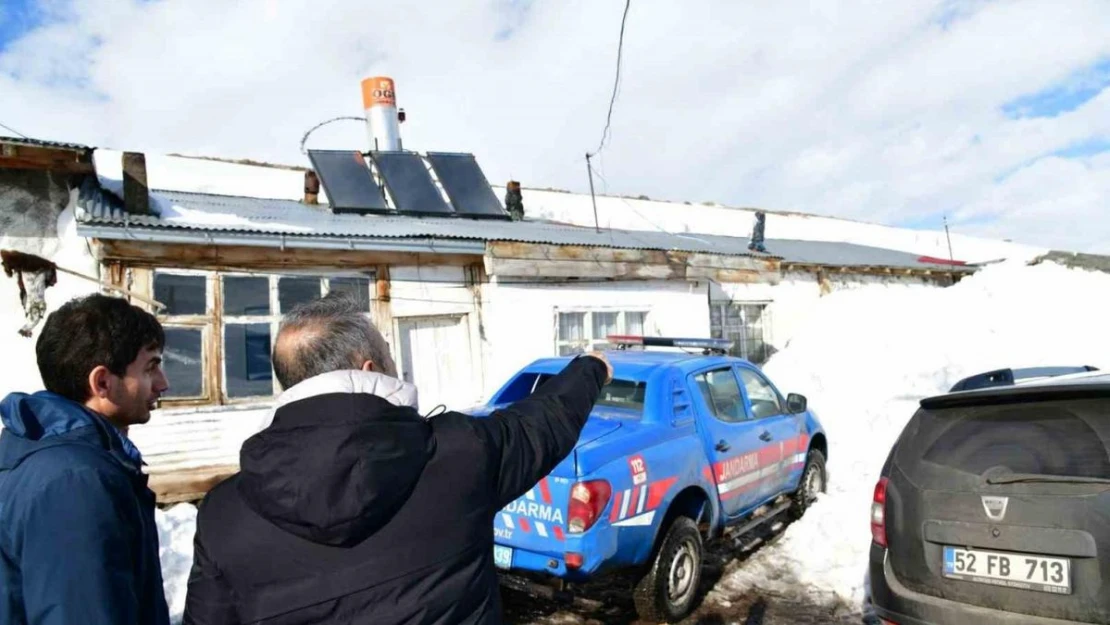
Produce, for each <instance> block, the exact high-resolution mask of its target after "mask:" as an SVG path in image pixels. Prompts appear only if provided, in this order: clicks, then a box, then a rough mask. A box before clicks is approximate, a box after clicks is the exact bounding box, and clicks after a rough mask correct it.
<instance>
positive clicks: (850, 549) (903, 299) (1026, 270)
mask: <svg viewBox="0 0 1110 625" xmlns="http://www.w3.org/2000/svg"><path fill="white" fill-rule="evenodd" d="M1107 293H1110V275H1107V274H1103V273H1094V272H1087V271H1082V270H1074V269H1066V268H1064V267H1061V266H1059V265H1055V264H1050V263H1046V264H1042V265H1037V266H1032V267H1030V266H1026V265H1025V264H1024V263H1006V264H1000V265H995V266H992V267H988V268H986V269H984V270H982V271H981V272H980V273H978V274H976V275H975V276H973V277H971V278H967V279H965V280H964V281H962V282H960V283H959V284H957V285H955V286H953V287H950V288H947V289H892V288H890V287H881V286H876V287H865V288H860V289H856V290H852V291H843V292H838V293H833V294H831V295H829V296H828V297H826V298H824V300H823V301H822V302H821V304H820V305H819V310H817V311H816V312H815V314H814V315H813V316H812V321H811V323H810V324H809V325H808V326H807V327H805V328H803V329H802V330H801V331H800V332H799V333H798V334H797V335H796V337H795V338H794V339H793V340H792V341H791V343H790V344H789V345H788V346H787V347H786V348H785V349H783V350H782V351H781V352H779V353H778V354H776V355H775V356H774V357H773V358H772V359H771V361H770V362H769V363H768V364H767V366H766V367H765V369H766V371H767V373H768V374H769V375H770V376H771V378H772V379H773V380H775V382H776V383H777V384H779V385H780V386H781V387H782V388H783V389H784V390H785V391H789V392H800V393H803V394H805V395H806V396H807V397H808V398H809V400H810V406H811V407H812V408H813V409H814V410H815V411H816V412H817V413H818V416H819V417H820V418H821V420H822V422H823V424H824V425H825V428H826V430H827V432H828V435H829V448H830V449H829V471H830V478H831V482H830V484H829V492H828V493H827V494H826V495H825V496H824V497H822V498H821V499H820V500H819V501H818V502H817V503H816V504H814V506H813V507H812V508H811V509H810V511H809V512H808V513H807V515H806V517H805V518H804V519H802V520H801V521H799V522H798V523H795V524H794V525H792V526H791V527H790V528H789V529H788V530H787V531H786V534H785V536H784V537H783V539H782V540H781V541H780V542H778V543H777V544H775V545H773V546H770V547H767V548H764V549H762V550H760V551H759V552H758V553H757V554H756V555H755V556H754V557H753V558H752V559H750V560H749V561H747V562H746V563H745V564H744V565H743V566H742V567H740V569H739V570H738V571H737V572H735V573H733V574H731V575H729V576H727V577H725V578H724V579H723V580H722V581H721V582H720V585H719V586H718V588H719V593H718V594H719V595H721V597H722V598H723V597H727V596H735V595H736V594H737V593H738V592H740V591H743V590H745V589H749V588H758V589H763V590H767V591H772V592H777V593H781V594H786V595H788V596H789V595H795V594H802V595H807V596H813V597H819V598H821V599H823V600H828V599H830V598H834V599H835V598H839V599H841V600H844V601H847V602H850V603H851V604H853V605H856V606H858V605H860V604H861V602H862V600H863V597H864V592H865V588H864V573H865V569H866V566H867V550H868V548H869V545H870V530H869V526H868V513H869V508H870V503H871V495H872V490H873V488H874V484H875V481H876V479H877V477H878V473H879V470H880V468H881V466H882V463H883V461H884V459H885V458H886V454H887V452H888V451H889V449H890V446H891V444H892V443H893V442H894V440H895V438H896V437H897V436H898V434H899V432H900V431H901V429H902V427H903V426H904V425H905V423H906V421H907V420H908V419H909V418H910V417H911V416H912V415H913V412H914V410H915V408H916V403H917V401H918V400H920V399H921V398H923V397H926V396H928V395H933V394H938V393H943V392H945V391H947V390H948V388H950V387H951V385H952V384H954V383H955V382H956V381H958V380H959V379H960V378H962V377H965V376H967V375H970V374H974V373H978V372H981V371H986V370H990V369H995V368H1003V367H1011V366H1012V367H1021V366H1032V365H1094V366H1096V367H1099V368H1100V369H1110V324H1107V323H1106V321H1105V307H1104V306H1103V305H1102V300H1103V299H1104V298H1105V297H1106V294H1107ZM195 517H196V509H195V508H193V507H192V506H188V505H182V506H176V507H174V508H171V509H170V510H169V511H168V512H166V513H161V512H159V517H158V522H159V527H160V532H159V533H160V538H161V540H162V546H163V549H162V563H163V574H164V577H165V583H166V593H167V600H168V601H169V602H170V609H171V613H172V614H175V615H176V617H177V618H178V619H179V618H180V614H181V610H182V608H183V606H184V597H185V586H186V582H187V580H188V572H189V565H190V563H191V561H192V535H193V529H194V526H195ZM711 599H712V597H711Z"/></svg>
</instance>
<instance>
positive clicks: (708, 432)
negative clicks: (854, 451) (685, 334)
mask: <svg viewBox="0 0 1110 625" xmlns="http://www.w3.org/2000/svg"><path fill="white" fill-rule="evenodd" d="M609 340H610V342H611V343H613V344H614V345H616V346H617V349H616V350H614V351H610V352H608V354H607V355H608V356H609V357H610V361H611V362H612V365H613V372H614V373H613V380H612V382H610V383H609V384H607V385H606V386H605V387H604V388H603V389H602V392H601V396H600V398H599V399H598V401H597V403H596V405H595V407H594V410H593V412H592V413H591V414H590V418H589V420H588V421H587V423H586V426H585V428H584V429H583V431H582V434H581V436H580V437H579V440H578V444H577V445H576V446H575V448H574V451H573V452H572V453H571V454H570V455H569V456H568V457H567V458H566V459H565V460H563V462H561V463H560V464H559V465H558V466H556V467H555V469H554V470H553V471H552V472H551V473H550V474H548V475H547V476H546V477H545V478H543V479H542V480H540V482H539V483H538V484H536V486H535V487H534V488H532V489H531V491H529V492H528V493H526V494H525V495H524V496H523V497H521V498H519V499H517V500H516V501H513V502H512V503H510V504H509V505H508V506H506V507H505V508H504V509H503V510H501V512H500V513H498V514H497V515H496V516H495V519H494V541H495V546H494V561H495V563H496V564H497V566H498V567H500V568H502V569H505V571H506V575H511V574H524V576H525V577H531V578H535V577H537V576H539V577H541V578H547V579H555V580H560V579H561V580H564V581H567V582H583V581H587V580H589V579H592V578H595V577H596V576H598V575H600V574H603V573H608V572H614V571H622V570H623V571H629V570H631V571H634V572H635V573H636V574H637V577H638V580H639V581H638V582H637V583H636V587H635V589H634V592H633V597H634V599H635V604H636V609H637V611H638V612H639V614H640V616H641V617H642V618H644V619H646V620H652V621H656V622H658V621H668V622H670V621H675V620H680V619H682V618H683V617H685V616H686V615H687V614H688V613H689V612H690V611H691V610H692V609H693V607H694V606H695V605H696V603H695V600H696V595H697V588H698V583H699V580H700V576H701V566H702V553H703V552H702V545H703V543H704V541H706V540H709V539H713V538H719V537H721V536H723V535H728V536H733V537H736V538H737V539H738V540H739V539H742V538H743V537H747V536H752V535H753V534H755V533H756V532H755V530H759V529H760V528H766V527H767V526H769V525H771V524H775V525H778V524H779V523H781V522H782V521H783V516H784V515H792V516H793V517H794V518H798V517H800V516H801V515H802V513H804V512H805V510H806V508H807V507H808V506H809V505H810V503H812V501H813V500H814V499H815V498H816V496H817V495H818V493H820V492H824V489H825V484H826V480H827V475H826V471H825V460H826V458H828V443H827V440H826V437H825V432H824V430H823V429H822V427H821V424H820V423H819V422H818V420H817V417H816V416H814V414H813V413H812V412H810V411H809V409H808V408H807V405H806V403H807V402H806V398H805V397H803V396H801V395H795V394H791V395H789V396H786V397H784V396H783V395H782V394H781V393H780V392H779V390H778V389H777V388H776V387H775V385H774V384H772V383H771V381H770V380H768V379H767V377H766V376H764V375H763V373H762V372H761V371H760V370H759V368H757V367H756V366H754V365H753V364H751V363H749V362H748V361H746V360H743V359H740V358H733V357H729V356H726V355H725V353H727V349H728V348H729V346H730V343H729V342H727V341H723V340H720V339H671V338H656V337H609ZM652 346H658V347H666V348H671V349H669V350H663V351H655V350H651V351H649V350H646V349H644V348H645V347H652ZM691 350H693V351H691ZM568 360H569V357H562V358H545V359H541V360H538V361H535V362H533V363H531V364H530V365H528V366H527V367H525V368H524V369H523V370H521V371H520V372H518V373H517V374H516V375H514V376H513V377H512V378H511V379H509V381H508V382H506V383H505V384H504V386H502V387H501V388H500V389H499V390H498V391H497V392H496V393H495V394H494V395H493V397H492V398H491V399H490V401H489V402H488V403H487V404H486V405H485V406H483V407H481V408H480V409H479V410H478V411H476V414H479V415H480V414H489V413H490V412H492V411H493V410H495V409H497V408H499V407H501V406H504V405H506V404H510V403H512V402H514V401H516V400H518V399H521V398H523V397H526V396H527V395H529V394H530V393H532V392H533V391H534V390H535V389H537V388H538V387H539V386H540V385H542V384H543V383H544V381H545V380H547V379H548V378H550V377H551V376H553V375H555V374H556V373H558V372H559V371H561V370H562V369H563V368H564V367H565V366H566V364H567V362H568ZM510 572H511V573H510Z"/></svg>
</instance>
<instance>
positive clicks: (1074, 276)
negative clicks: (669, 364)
mask: <svg viewBox="0 0 1110 625" xmlns="http://www.w3.org/2000/svg"><path fill="white" fill-rule="evenodd" d="M1106 293H1110V275H1107V274H1103V273H1094V272H1087V271H1082V270H1072V269H1067V268H1064V267H1061V266H1059V265H1055V264H1042V265H1037V266H1026V265H1024V264H1022V263H1006V264H1001V265H996V266H992V267H989V268H986V269H984V270H982V271H981V272H980V273H978V274H976V275H975V276H972V277H970V278H967V279H965V280H963V281H961V282H960V283H958V284H956V285H954V286H952V287H949V288H947V289H943V290H934V289H929V290H901V291H897V292H892V291H891V290H889V289H884V288H864V289H860V290H855V291H849V292H840V293H833V294H832V295H829V296H828V297H827V298H825V299H824V300H823V301H822V303H821V304H819V308H818V310H817V311H815V312H814V313H813V315H812V317H811V322H810V324H809V325H808V326H807V327H804V328H803V329H801V331H800V332H799V333H798V334H797V335H796V336H795V338H794V339H793V340H792V341H791V343H790V344H789V345H788V346H787V347H786V348H785V349H783V350H782V351H781V352H779V353H778V354H776V355H775V356H774V357H773V358H772V359H771V360H770V361H769V362H768V363H767V366H766V367H765V370H766V372H767V374H768V375H769V376H770V377H771V378H772V379H773V380H774V381H775V382H776V384H777V385H779V386H780V387H781V388H782V389H783V391H784V392H799V393H803V394H805V395H806V396H807V397H808V398H809V401H810V406H811V407H812V409H813V410H814V411H815V412H816V413H817V415H818V417H819V418H820V419H821V421H822V423H823V425H824V426H825V429H826V431H827V433H828V436H829V456H830V457H829V465H828V468H829V472H830V484H829V492H828V494H826V495H825V496H824V497H823V498H821V499H820V500H819V501H818V502H817V503H816V504H814V506H813V507H812V508H811V509H810V511H809V512H808V513H807V515H806V516H805V518H804V519H802V520H801V521H800V522H798V523H796V524H794V525H792V526H791V527H790V528H789V529H788V530H787V531H786V535H785V536H784V538H783V539H782V541H781V542H779V543H778V544H776V545H774V546H773V547H769V548H767V549H764V550H762V552H760V553H758V554H757V555H756V556H755V557H753V558H752V560H751V561H749V562H748V563H746V564H744V565H743V566H742V567H741V568H740V570H739V571H738V572H737V573H735V574H733V575H731V576H729V577H727V578H726V579H725V581H724V584H725V588H724V589H722V590H728V589H734V590H736V589H741V588H746V587H750V586H758V587H761V588H766V589H767V590H770V591H779V592H790V591H792V590H793V591H794V592H797V588H798V587H804V588H805V589H806V592H807V593H809V594H824V593H830V594H832V595H833V596H836V597H839V598H840V599H842V600H845V601H848V602H851V603H852V604H853V605H855V606H859V605H860V602H861V601H862V600H863V598H864V591H865V588H864V575H865V573H866V568H867V552H868V549H869V548H870V541H871V534H870V529H869V525H868V513H869V509H870V504H871V496H872V493H873V489H874V486H875V482H876V480H877V479H878V474H879V471H880V470H881V469H882V464H883V462H884V461H885V460H886V456H887V453H888V452H889V450H890V447H891V446H892V445H893V443H894V441H895V439H896V438H897V436H898V435H899V433H900V432H901V430H902V428H903V427H904V425H905V423H906V422H907V421H908V420H909V418H910V417H911V416H913V413H914V411H915V410H916V409H917V402H918V401H919V400H920V399H921V398H923V397H926V396H930V395H935V394H941V393H945V392H947V391H948V389H949V388H951V386H952V385H953V384H955V383H956V382H957V381H959V380H960V379H961V378H963V377H966V376H968V375H973V374H976V373H980V372H983V371H988V370H991V369H999V368H1005V367H1024V366H1035V365H1093V366H1096V367H1098V368H1099V369H1110V324H1107V323H1106V313H1105V307H1104V306H1103V304H1102V301H1103V299H1104V298H1105V294H1106ZM797 585H800V586H797Z"/></svg>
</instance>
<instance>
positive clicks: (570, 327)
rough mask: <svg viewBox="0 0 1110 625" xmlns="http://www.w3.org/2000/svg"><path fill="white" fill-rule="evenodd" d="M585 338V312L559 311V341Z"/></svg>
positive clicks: (557, 338)
mask: <svg viewBox="0 0 1110 625" xmlns="http://www.w3.org/2000/svg"><path fill="white" fill-rule="evenodd" d="M585 338H586V313H559V336H558V337H556V340H559V341H582V340H585Z"/></svg>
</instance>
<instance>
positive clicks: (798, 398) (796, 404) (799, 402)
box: [786, 393, 809, 414]
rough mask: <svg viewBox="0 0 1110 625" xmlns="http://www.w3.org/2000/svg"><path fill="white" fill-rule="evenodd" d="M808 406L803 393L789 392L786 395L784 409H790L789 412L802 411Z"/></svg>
mask: <svg viewBox="0 0 1110 625" xmlns="http://www.w3.org/2000/svg"><path fill="white" fill-rule="evenodd" d="M808 406H809V401H808V400H807V399H806V396H805V395H799V394H797V393H791V394H789V395H787V396H786V409H787V410H789V411H790V414H800V413H803V412H805V411H806V408H807V407H808Z"/></svg>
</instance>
